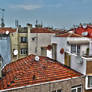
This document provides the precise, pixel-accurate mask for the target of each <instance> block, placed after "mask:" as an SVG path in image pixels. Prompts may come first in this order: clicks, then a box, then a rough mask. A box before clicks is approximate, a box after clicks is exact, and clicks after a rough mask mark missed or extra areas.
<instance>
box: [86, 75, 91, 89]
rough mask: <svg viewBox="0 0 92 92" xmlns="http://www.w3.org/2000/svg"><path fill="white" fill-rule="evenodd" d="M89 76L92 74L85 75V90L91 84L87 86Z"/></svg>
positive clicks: (89, 87)
mask: <svg viewBox="0 0 92 92" xmlns="http://www.w3.org/2000/svg"><path fill="white" fill-rule="evenodd" d="M90 76H91V77H92V75H86V78H85V82H86V83H85V89H86V90H89V89H92V86H89V83H88V81H89V80H88V77H90Z"/></svg>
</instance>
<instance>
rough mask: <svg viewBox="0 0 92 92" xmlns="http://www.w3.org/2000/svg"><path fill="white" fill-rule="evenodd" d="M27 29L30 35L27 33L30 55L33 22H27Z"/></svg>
mask: <svg viewBox="0 0 92 92" xmlns="http://www.w3.org/2000/svg"><path fill="white" fill-rule="evenodd" d="M27 28H28V29H27V30H28V35H27V39H28V55H30V53H29V52H30V44H31V43H30V42H31V41H30V33H31V30H32V24H27Z"/></svg>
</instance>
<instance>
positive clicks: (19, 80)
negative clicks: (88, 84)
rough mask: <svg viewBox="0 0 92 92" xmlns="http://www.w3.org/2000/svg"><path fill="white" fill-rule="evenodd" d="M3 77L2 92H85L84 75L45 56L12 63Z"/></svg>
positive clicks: (0, 85)
mask: <svg viewBox="0 0 92 92" xmlns="http://www.w3.org/2000/svg"><path fill="white" fill-rule="evenodd" d="M2 76H3V77H2V79H1V80H0V92H85V88H84V87H85V84H84V76H83V75H82V74H80V73H78V72H76V71H75V70H73V69H71V68H68V67H66V66H64V65H63V64H61V63H59V62H58V61H55V60H53V59H50V58H47V57H43V56H35V55H32V54H31V55H29V56H27V57H25V58H22V59H19V60H17V61H15V62H11V63H10V64H8V65H6V66H5V67H4V69H3V70H2Z"/></svg>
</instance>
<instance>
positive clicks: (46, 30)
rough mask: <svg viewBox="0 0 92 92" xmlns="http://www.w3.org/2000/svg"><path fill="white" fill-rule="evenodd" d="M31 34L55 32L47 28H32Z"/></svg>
mask: <svg viewBox="0 0 92 92" xmlns="http://www.w3.org/2000/svg"><path fill="white" fill-rule="evenodd" d="M31 33H54V31H52V30H50V29H47V28H32V30H31Z"/></svg>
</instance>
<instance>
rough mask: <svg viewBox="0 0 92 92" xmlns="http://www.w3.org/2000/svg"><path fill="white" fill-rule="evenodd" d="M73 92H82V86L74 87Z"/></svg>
mask: <svg viewBox="0 0 92 92" xmlns="http://www.w3.org/2000/svg"><path fill="white" fill-rule="evenodd" d="M71 92H82V86H75V87H72V89H71Z"/></svg>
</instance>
